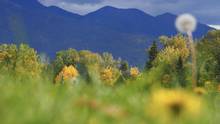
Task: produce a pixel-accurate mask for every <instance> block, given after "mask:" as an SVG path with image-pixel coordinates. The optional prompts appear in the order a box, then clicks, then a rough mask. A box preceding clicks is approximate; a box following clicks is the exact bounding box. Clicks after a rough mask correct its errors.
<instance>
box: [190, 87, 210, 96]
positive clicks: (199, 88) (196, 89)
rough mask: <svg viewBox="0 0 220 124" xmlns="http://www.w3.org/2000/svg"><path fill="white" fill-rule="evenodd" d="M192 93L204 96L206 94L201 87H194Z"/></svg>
mask: <svg viewBox="0 0 220 124" xmlns="http://www.w3.org/2000/svg"><path fill="white" fill-rule="evenodd" d="M193 91H194V92H195V93H196V94H198V95H204V94H206V93H207V92H206V90H205V89H204V88H202V87H196V88H194V89H193Z"/></svg>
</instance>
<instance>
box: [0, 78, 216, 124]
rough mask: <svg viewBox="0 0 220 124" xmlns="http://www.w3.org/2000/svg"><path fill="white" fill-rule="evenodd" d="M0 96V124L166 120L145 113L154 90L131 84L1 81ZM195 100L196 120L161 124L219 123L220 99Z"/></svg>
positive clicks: (151, 122)
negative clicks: (197, 103) (198, 104)
mask: <svg viewBox="0 0 220 124" xmlns="http://www.w3.org/2000/svg"><path fill="white" fill-rule="evenodd" d="M135 83H137V84H138V83H139V82H135ZM158 89H159V88H158ZM0 92H1V93H0V123H1V124H13V123H14V124H15V123H16V124H26V123H28V124H34V123H35V124H48V123H52V124H61V123H74V124H113V123H114V124H115V123H120V124H134V123H139V124H154V123H155V124H157V123H162V122H161V120H162V119H163V118H164V117H166V115H163V114H164V112H163V110H156V113H162V114H158V116H157V117H153V116H151V115H150V113H148V112H149V110H151V108H150V106H148V105H149V103H150V102H151V99H150V97H151V94H152V93H154V92H155V90H149V89H146V88H142V87H140V86H138V85H135V84H130V85H122V86H117V87H107V86H102V85H85V84H83V83H82V84H78V85H75V86H66V85H60V86H55V85H53V84H51V83H50V82H49V81H45V80H44V81H43V80H32V81H12V80H8V79H1V80H0ZM187 92H190V91H187ZM197 97H198V98H200V99H202V101H203V103H202V111H201V112H200V113H199V116H198V117H188V116H186V117H181V118H179V117H178V116H173V117H172V118H171V120H168V121H166V122H163V123H169V124H172V123H173V124H177V123H180V124H181V123H183V124H184V123H185V124H217V123H218V122H220V118H219V117H220V95H219V94H218V93H211V92H210V93H207V94H205V95H203V96H197ZM167 99H170V98H167ZM156 104H157V103H156ZM158 104H160V103H158ZM183 109H184V108H183ZM167 114H168V113H167ZM165 120H166V119H165Z"/></svg>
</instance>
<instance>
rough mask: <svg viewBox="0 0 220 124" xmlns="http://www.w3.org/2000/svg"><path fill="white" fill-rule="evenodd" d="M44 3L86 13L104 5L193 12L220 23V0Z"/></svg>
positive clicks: (150, 11)
mask: <svg viewBox="0 0 220 124" xmlns="http://www.w3.org/2000/svg"><path fill="white" fill-rule="evenodd" d="M39 1H40V2H41V3H43V4H44V5H47V6H50V5H55V6H58V7H61V8H63V9H65V10H68V11H71V12H74V13H78V14H81V15H83V14H86V13H89V12H91V11H95V10H97V9H99V8H101V7H103V6H106V5H110V6H114V7H118V8H137V9H140V10H143V11H145V12H146V13H148V14H151V15H158V14H163V13H165V12H170V13H173V14H180V13H185V12H187V13H192V14H194V15H195V16H196V17H197V18H198V19H199V21H200V22H203V23H206V24H212V25H220V0H39Z"/></svg>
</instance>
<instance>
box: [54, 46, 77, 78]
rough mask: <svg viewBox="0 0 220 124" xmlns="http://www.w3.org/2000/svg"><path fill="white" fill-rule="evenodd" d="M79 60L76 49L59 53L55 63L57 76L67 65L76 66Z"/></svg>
mask: <svg viewBox="0 0 220 124" xmlns="http://www.w3.org/2000/svg"><path fill="white" fill-rule="evenodd" d="M79 59H80V58H79V54H78V52H77V51H76V50H75V49H68V50H63V51H59V52H57V53H56V58H55V60H54V62H53V67H54V72H55V75H57V74H58V73H59V72H60V71H61V70H62V68H63V67H64V66H65V65H66V66H69V65H73V66H76V64H77V63H78V62H79Z"/></svg>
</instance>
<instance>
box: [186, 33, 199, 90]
mask: <svg viewBox="0 0 220 124" xmlns="http://www.w3.org/2000/svg"><path fill="white" fill-rule="evenodd" d="M187 34H188V40H189V46H190V50H191V59H192V87H193V88H195V87H196V86H197V66H196V64H197V62H196V49H195V45H194V43H193V36H192V33H187Z"/></svg>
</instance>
